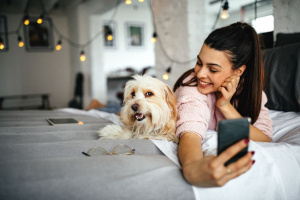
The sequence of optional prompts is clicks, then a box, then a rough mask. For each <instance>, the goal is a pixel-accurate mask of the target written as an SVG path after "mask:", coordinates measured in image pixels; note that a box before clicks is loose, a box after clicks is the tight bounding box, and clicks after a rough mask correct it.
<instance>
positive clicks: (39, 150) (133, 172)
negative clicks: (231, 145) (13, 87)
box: [0, 44, 300, 200]
mask: <svg viewBox="0 0 300 200" xmlns="http://www.w3.org/2000/svg"><path fill="white" fill-rule="evenodd" d="M289 48H292V49H293V52H294V53H297V52H298V54H297V56H295V57H293V58H292V60H293V61H294V62H297V66H298V67H296V68H294V69H293V70H295V71H294V72H295V73H292V76H291V77H289V79H288V80H285V82H284V80H283V79H277V80H276V76H279V75H280V73H282V72H281V71H280V70H278V73H277V74H276V73H274V71H272V70H270V68H267V70H266V71H268V72H272V76H271V77H267V78H268V82H269V83H274V84H271V85H270V87H268V88H267V89H266V91H265V92H266V94H267V95H268V98H269V103H268V104H269V105H268V106H269V107H270V108H273V109H270V116H271V118H272V119H273V122H274V124H273V132H274V139H273V141H272V143H261V142H253V141H250V144H249V149H250V150H254V151H255V152H256V153H255V155H254V159H255V160H256V162H255V164H254V165H253V167H252V168H251V169H250V170H249V171H248V172H246V173H245V174H243V175H241V176H240V177H238V178H236V179H234V180H231V181H230V182H228V183H227V184H226V185H225V186H223V187H219V188H196V187H193V186H191V185H189V184H188V183H187V182H186V181H185V180H184V178H183V176H182V171H181V168H180V165H179V162H178V158H177V145H176V144H174V143H171V142H167V141H166V140H162V141H155V140H153V141H151V140H135V139H131V140H105V141H104V140H103V141H102V140H98V139H99V137H98V135H97V131H98V130H99V129H100V128H101V127H104V126H105V125H107V124H109V123H117V124H118V123H120V122H119V117H118V116H117V115H115V114H111V113H107V112H102V111H98V110H90V111H82V110H77V109H70V108H65V109H59V110H52V111H34V110H27V111H0V160H1V162H0V199H1V200H2V199H32V200H34V199H74V200H75V199H249V200H250V199H289V200H290V199H292V200H293V199H299V196H300V110H297V109H299V108H300V107H299V105H300V102H298V101H299V99H298V98H299V97H300V96H299V94H300V93H297V92H298V91H299V90H300V88H299V84H298V82H299V79H300V76H299V74H300V70H299V63H300V62H299V60H300V59H299V58H300V53H299V52H300V44H299V45H298V46H292V47H289ZM277 51H278V50H277V49H274V50H270V51H267V52H266V54H269V57H275V58H276V59H281V58H280V56H278V55H277V53H276V52H277ZM280 51H284V52H286V51H287V50H286V48H283V47H281V49H280ZM274 52H275V53H274ZM283 55H284V54H283ZM284 56H286V55H284ZM287 59H288V58H287ZM271 60H272V62H274V59H271ZM280 69H281V68H280ZM286 71H288V70H286ZM278 74H279V75H278ZM281 77H282V76H281ZM273 79H275V80H276V81H277V82H273V81H274V80H273ZM279 81H282V83H281V86H282V85H287V84H292V85H293V87H292V89H291V90H292V93H291V96H290V97H289V98H288V99H287V100H286V96H284V95H282V93H285V92H288V91H287V89H282V88H281V89H280V84H275V83H278V82H279ZM291 81H292V83H291ZM278 87H279V89H278ZM278 91H279V92H278ZM276 92H277V93H276ZM297 95H298V96H297ZM287 101H288V102H287ZM278 106H279V107H278ZM51 117H52V118H54V117H56V118H60V117H72V118H75V119H77V120H79V121H82V122H84V124H83V125H61V126H51V125H49V123H48V122H47V121H46V120H45V119H46V118H51ZM216 141H217V133H216V132H214V131H208V132H207V136H206V138H205V140H204V141H203V151H204V153H205V155H209V154H215V153H216V145H217V143H216ZM118 144H125V145H128V146H130V147H131V148H133V149H135V153H134V154H133V155H126V156H117V155H105V156H99V157H87V156H85V155H83V154H82V152H86V151H88V149H90V148H92V147H95V146H99V147H103V148H105V149H106V150H107V151H108V152H112V151H113V148H114V147H115V146H116V145H118Z"/></svg>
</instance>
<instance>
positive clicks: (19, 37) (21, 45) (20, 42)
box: [18, 36, 24, 47]
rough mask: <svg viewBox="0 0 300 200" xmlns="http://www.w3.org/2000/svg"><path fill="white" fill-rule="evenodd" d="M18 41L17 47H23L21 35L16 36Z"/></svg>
mask: <svg viewBox="0 0 300 200" xmlns="http://www.w3.org/2000/svg"><path fill="white" fill-rule="evenodd" d="M18 42H19V47H23V46H24V42H23V40H22V37H21V36H18Z"/></svg>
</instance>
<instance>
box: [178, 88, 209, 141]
mask: <svg viewBox="0 0 300 200" xmlns="http://www.w3.org/2000/svg"><path fill="white" fill-rule="evenodd" d="M175 95H176V97H177V110H178V118H177V123H176V135H177V137H178V138H180V137H181V136H182V134H184V133H186V132H192V133H195V134H197V135H199V136H200V137H201V138H202V139H203V138H204V136H205V132H206V131H207V129H208V124H209V120H210V111H209V107H208V104H207V96H206V95H203V94H201V93H200V92H199V91H198V90H197V87H189V86H185V87H179V88H178V89H177V90H176V92H175Z"/></svg>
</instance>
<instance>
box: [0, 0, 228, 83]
mask: <svg viewBox="0 0 300 200" xmlns="http://www.w3.org/2000/svg"><path fill="white" fill-rule="evenodd" d="M39 1H40V3H41V6H42V8H43V14H42V15H41V16H40V18H41V19H42V21H43V17H44V16H43V15H45V16H48V13H47V11H46V9H45V7H44V5H43V3H42V0H39ZM120 1H122V0H117V1H116V4H115V7H114V11H113V15H112V17H111V19H110V20H109V23H108V24H110V23H111V22H112V21H113V19H114V17H115V15H116V14H117V10H118V5H119V4H120ZM139 1H140V2H144V0H139ZM125 3H126V4H131V0H126V1H125ZM147 4H148V6H149V9H150V11H151V14H152V20H153V26H154V30H157V28H156V23H155V17H154V12H153V9H152V5H151V1H147ZM227 5H228V3H227ZM27 6H28V5H27ZM27 9H28V8H27ZM27 9H26V10H27ZM27 13H28V12H27V11H25V15H24V17H23V18H22V19H21V21H20V24H19V27H18V29H17V31H10V32H8V34H9V35H11V34H16V33H17V34H18V31H19V30H20V28H21V27H22V26H21V25H22V23H24V24H25V25H28V24H29V23H30V20H29V15H28V14H27ZM41 23H42V22H41ZM51 25H52V28H53V30H54V31H55V32H56V34H57V35H59V36H60V38H61V39H60V41H59V42H58V44H57V46H56V49H57V50H60V49H61V40H65V41H66V42H67V43H68V44H69V45H71V46H73V47H75V48H81V49H83V48H86V47H87V46H89V45H90V44H91V43H92V42H93V41H94V40H95V39H96V38H97V37H99V36H100V35H101V34H103V33H105V32H104V31H101V32H98V33H97V34H96V35H95V36H94V37H93V38H91V39H90V40H88V41H87V42H86V43H84V44H78V43H75V42H73V41H72V40H71V39H69V38H68V37H66V36H64V35H62V34H61V33H60V32H59V30H58V28H57V27H56V26H55V24H54V23H52V24H51ZM0 39H1V41H2V42H1V44H0V48H1V49H4V43H3V39H2V38H1V37H0ZM107 39H108V40H112V39H113V35H111V37H110V35H108V38H107ZM156 41H157V42H158V45H159V46H160V49H161V50H162V52H163V54H164V55H165V56H166V58H167V59H168V60H170V61H171V62H173V63H178V64H189V63H191V62H194V61H195V59H192V60H188V61H179V60H174V59H173V58H171V57H170V56H169V55H168V53H167V52H166V49H165V48H164V45H163V44H162V41H161V40H160V38H159V37H157V33H156V32H154V33H153V37H152V38H151V42H156ZM80 60H81V61H85V60H86V56H85V53H84V51H83V50H82V51H81V53H80ZM166 72H167V73H166V76H165V78H166V80H167V79H168V78H169V73H170V72H171V67H169V68H168V69H167V70H166Z"/></svg>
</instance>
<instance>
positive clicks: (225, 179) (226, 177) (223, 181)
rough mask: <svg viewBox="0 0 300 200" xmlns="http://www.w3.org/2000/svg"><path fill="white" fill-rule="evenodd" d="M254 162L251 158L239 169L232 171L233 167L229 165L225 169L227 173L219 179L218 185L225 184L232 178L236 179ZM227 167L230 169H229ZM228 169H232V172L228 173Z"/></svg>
mask: <svg viewBox="0 0 300 200" xmlns="http://www.w3.org/2000/svg"><path fill="white" fill-rule="evenodd" d="M253 164H254V162H253V161H252V160H251V159H250V160H249V161H248V162H247V163H246V164H245V165H243V166H240V167H239V168H238V170H237V171H232V170H231V167H229V166H230V165H229V166H227V168H225V169H224V170H225V172H226V174H225V175H224V176H223V177H222V178H221V179H219V180H217V181H216V184H217V185H218V186H223V185H225V184H226V183H227V182H228V181H230V180H231V179H234V178H236V177H238V176H240V175H241V174H243V173H245V172H246V171H248V170H249V169H250V168H251V167H252V165H253ZM227 169H229V170H227ZM228 171H230V173H228Z"/></svg>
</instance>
